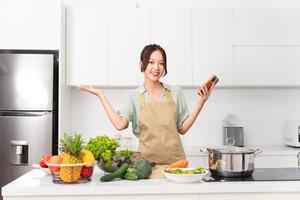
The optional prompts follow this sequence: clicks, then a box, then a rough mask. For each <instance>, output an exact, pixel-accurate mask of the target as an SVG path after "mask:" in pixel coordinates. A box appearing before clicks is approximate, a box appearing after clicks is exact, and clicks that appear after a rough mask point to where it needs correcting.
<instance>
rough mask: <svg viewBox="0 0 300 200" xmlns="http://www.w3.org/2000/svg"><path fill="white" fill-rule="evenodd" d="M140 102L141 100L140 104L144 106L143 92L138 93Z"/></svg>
mask: <svg viewBox="0 0 300 200" xmlns="http://www.w3.org/2000/svg"><path fill="white" fill-rule="evenodd" d="M140 102H141V105H142V106H144V105H145V102H146V101H145V95H144V93H143V94H140Z"/></svg>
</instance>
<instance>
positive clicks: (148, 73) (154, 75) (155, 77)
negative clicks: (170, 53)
mask: <svg viewBox="0 0 300 200" xmlns="http://www.w3.org/2000/svg"><path fill="white" fill-rule="evenodd" d="M164 71H165V61H164V59H163V55H162V54H161V52H160V51H159V50H156V51H153V53H152V54H151V56H150V59H149V63H148V65H147V68H146V70H145V72H144V73H145V78H147V79H150V80H152V81H159V79H160V77H162V75H163V74H164Z"/></svg>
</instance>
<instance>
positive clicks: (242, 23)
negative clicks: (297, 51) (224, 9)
mask: <svg viewBox="0 0 300 200" xmlns="http://www.w3.org/2000/svg"><path fill="white" fill-rule="evenodd" d="M233 24H234V44H235V45H266V46H268V45H271V46H273V45H300V26H299V24H300V9H287V8H276V9H270V8H269V9H266V8H265V9H263V8H257V9H254V8H251V9H250V8H248V9H234V12H233Z"/></svg>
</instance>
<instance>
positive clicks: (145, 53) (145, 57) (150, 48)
mask: <svg viewBox="0 0 300 200" xmlns="http://www.w3.org/2000/svg"><path fill="white" fill-rule="evenodd" d="M156 50H158V51H160V52H161V54H162V56H163V59H164V69H165V73H164V75H163V76H165V75H166V74H167V73H168V72H167V55H166V52H165V50H164V49H163V48H162V47H161V46H159V45H157V44H149V45H147V46H145V47H144V49H143V50H142V52H141V58H140V60H141V62H142V66H141V72H144V71H145V70H146V68H147V65H148V63H149V60H150V56H151V54H152V53H153V52H154V51H156Z"/></svg>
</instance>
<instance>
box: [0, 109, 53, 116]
mask: <svg viewBox="0 0 300 200" xmlns="http://www.w3.org/2000/svg"><path fill="white" fill-rule="evenodd" d="M48 113H49V112H46V111H43V112H22V111H21V112H16V111H0V117H3V118H4V117H40V116H43V115H47V114H48Z"/></svg>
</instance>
